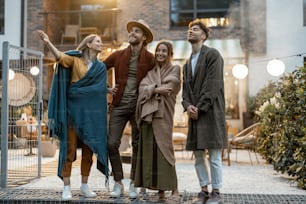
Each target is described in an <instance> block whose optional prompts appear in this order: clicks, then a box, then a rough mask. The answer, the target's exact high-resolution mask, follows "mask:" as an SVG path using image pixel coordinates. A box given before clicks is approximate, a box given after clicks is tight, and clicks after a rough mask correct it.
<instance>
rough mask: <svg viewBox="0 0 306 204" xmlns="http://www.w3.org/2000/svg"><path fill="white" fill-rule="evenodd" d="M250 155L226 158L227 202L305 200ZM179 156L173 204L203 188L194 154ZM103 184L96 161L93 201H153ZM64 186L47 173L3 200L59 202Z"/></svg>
mask: <svg viewBox="0 0 306 204" xmlns="http://www.w3.org/2000/svg"><path fill="white" fill-rule="evenodd" d="M251 156H252V160H253V163H254V164H253V165H251V164H250V159H249V156H248V153H247V151H244V150H239V151H238V158H237V161H236V150H233V151H232V153H231V163H232V165H231V166H227V162H226V161H224V165H223V188H222V190H221V192H222V193H223V198H224V203H294V204H295V203H296V204H300V203H301V204H302V203H303V204H305V203H306V191H305V190H301V189H298V188H297V187H296V186H295V184H294V183H293V182H292V180H291V179H290V178H288V177H287V176H285V175H282V174H279V173H277V172H275V171H274V170H273V166H272V165H268V164H265V162H264V161H263V160H260V161H259V163H257V162H256V159H255V157H254V154H252V155H251ZM176 157H177V164H176V170H177V175H178V188H179V191H180V193H181V195H182V196H181V199H180V200H179V201H178V200H176V201H173V202H172V203H191V200H192V198H193V197H194V196H196V193H197V192H198V191H199V189H200V187H199V184H198V181H197V176H196V173H195V170H194V166H193V160H192V159H191V153H190V152H176ZM55 158H56V157H55ZM49 160H50V159H49ZM129 170H130V164H124V172H125V177H126V178H128V175H129ZM79 173H80V171H79V168H78V167H75V168H73V170H72V181H71V183H72V184H71V186H72V190H73V194H74V199H75V201H77V202H83V201H84V199H82V198H80V197H79V196H78V192H79V186H80V180H81V178H80V175H79ZM104 184H105V179H104V176H103V175H102V174H101V173H100V172H99V171H97V169H96V168H95V164H94V165H93V168H92V171H91V175H90V177H89V185H90V187H91V188H92V189H93V190H94V191H96V192H97V193H98V198H97V199H94V200H93V201H92V202H94V203H130V202H131V203H150V201H151V200H152V199H153V197H154V193H155V192H153V191H148V197H149V198H148V199H147V200H146V199H145V196H144V197H141V198H140V199H138V200H136V201H129V200H128V199H127V197H123V198H122V199H117V200H112V199H110V198H109V196H108V194H109V192H108V189H107V188H106V187H105V185H104ZM112 186H113V180H112V177H111V178H110V188H112ZM124 186H125V189H126V190H127V189H128V186H129V180H128V179H124ZM61 189H62V181H61V180H60V179H59V178H58V177H57V176H56V175H53V176H47V177H43V178H41V179H37V180H34V181H32V182H31V183H29V184H26V185H23V186H20V187H16V188H14V189H9V193H8V192H7V191H3V190H1V191H0V200H5V199H7V198H8V197H7V196H8V195H9V194H10V195H14V196H15V197H16V198H18V196H19V197H20V194H21V195H22V196H25V197H27V196H28V198H35V196H36V197H38V199H41V198H42V195H43V197H46V199H44V200H45V201H46V200H47V201H48V198H50V196H51V197H52V196H53V201H54V202H55V201H57V202H60V195H61ZM46 190H47V192H48V193H47V194H46ZM31 195H32V196H31ZM29 196H30V197H29ZM82 200H83V201H82ZM50 202H51V201H50ZM0 203H1V202H0ZM35 203H36V202H35ZM51 203H53V202H51Z"/></svg>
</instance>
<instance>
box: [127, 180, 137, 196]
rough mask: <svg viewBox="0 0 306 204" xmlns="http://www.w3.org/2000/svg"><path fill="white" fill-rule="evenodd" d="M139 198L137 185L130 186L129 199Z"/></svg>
mask: <svg viewBox="0 0 306 204" xmlns="http://www.w3.org/2000/svg"><path fill="white" fill-rule="evenodd" d="M137 196H138V193H137V191H136V188H135V185H134V183H131V184H130V189H129V198H131V199H135V198H137Z"/></svg>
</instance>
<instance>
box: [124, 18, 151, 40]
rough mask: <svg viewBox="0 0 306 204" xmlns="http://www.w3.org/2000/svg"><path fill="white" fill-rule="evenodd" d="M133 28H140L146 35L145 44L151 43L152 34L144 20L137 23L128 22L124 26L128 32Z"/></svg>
mask: <svg viewBox="0 0 306 204" xmlns="http://www.w3.org/2000/svg"><path fill="white" fill-rule="evenodd" d="M134 26H136V27H139V28H141V29H142V30H143V31H144V32H145V33H146V36H147V40H146V42H147V43H150V42H152V41H153V33H152V31H151V29H150V26H149V25H148V24H147V23H146V22H145V21H144V20H142V19H139V20H138V21H129V22H128V23H127V25H126V29H127V31H128V32H130V30H131V29H132V27H134Z"/></svg>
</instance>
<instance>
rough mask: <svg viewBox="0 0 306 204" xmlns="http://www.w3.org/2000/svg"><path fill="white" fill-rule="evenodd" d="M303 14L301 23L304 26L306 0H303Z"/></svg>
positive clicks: (305, 24)
mask: <svg viewBox="0 0 306 204" xmlns="http://www.w3.org/2000/svg"><path fill="white" fill-rule="evenodd" d="M303 16H304V20H303V23H304V24H303V25H304V26H306V0H303Z"/></svg>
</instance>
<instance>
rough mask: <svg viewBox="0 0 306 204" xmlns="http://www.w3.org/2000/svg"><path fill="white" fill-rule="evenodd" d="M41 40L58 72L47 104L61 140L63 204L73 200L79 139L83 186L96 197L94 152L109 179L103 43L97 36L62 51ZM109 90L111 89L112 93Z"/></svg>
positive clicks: (43, 35) (82, 190) (43, 37)
mask: <svg viewBox="0 0 306 204" xmlns="http://www.w3.org/2000/svg"><path fill="white" fill-rule="evenodd" d="M38 34H39V37H40V38H41V40H42V41H43V42H44V44H45V45H46V46H47V47H48V49H49V50H50V51H51V53H52V54H53V55H54V56H55V58H56V60H57V63H58V67H57V70H56V71H55V74H54V78H53V82H52V88H51V92H50V100H49V104H48V114H49V115H48V117H49V121H50V122H49V126H50V128H51V130H52V132H53V134H54V135H56V136H57V137H58V138H59V140H60V154H59V164H58V176H59V177H60V178H62V179H63V182H64V189H63V193H62V199H63V200H70V199H71V198H72V195H71V190H70V176H71V167H72V162H73V161H74V160H75V156H76V149H77V144H78V140H79V141H81V147H82V160H81V176H82V177H81V187H80V194H81V195H82V196H84V197H95V196H96V193H95V192H93V191H91V190H90V189H89V187H88V184H87V183H88V176H89V173H90V169H91V166H92V162H93V160H92V156H93V153H95V154H96V156H97V161H98V162H97V164H98V169H99V170H100V171H101V172H102V173H104V174H105V176H106V181H107V180H108V173H109V172H108V153H107V101H106V99H107V98H106V94H107V92H108V89H107V85H106V77H107V72H106V66H105V65H104V63H103V62H101V61H99V60H98V58H97V55H98V54H99V53H100V52H101V51H102V47H103V43H102V41H101V38H100V37H99V36H98V35H89V36H87V37H85V38H84V39H83V40H82V41H81V43H80V44H79V46H78V47H77V48H76V50H73V51H70V52H66V53H63V52H60V51H59V50H58V49H57V48H56V47H55V46H54V45H53V44H52V43H51V42H50V40H49V37H48V36H47V34H46V33H44V32H43V31H38ZM110 91H111V90H110Z"/></svg>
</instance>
